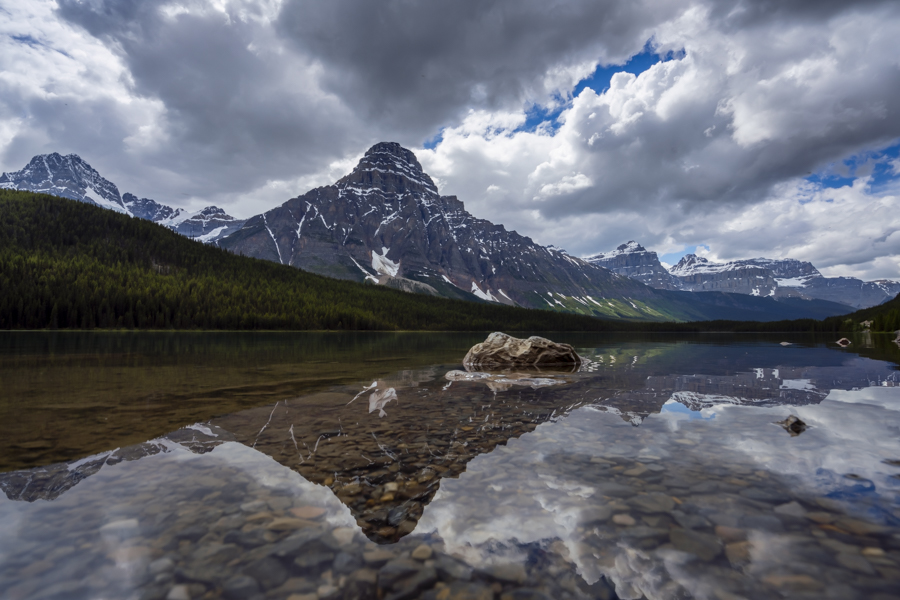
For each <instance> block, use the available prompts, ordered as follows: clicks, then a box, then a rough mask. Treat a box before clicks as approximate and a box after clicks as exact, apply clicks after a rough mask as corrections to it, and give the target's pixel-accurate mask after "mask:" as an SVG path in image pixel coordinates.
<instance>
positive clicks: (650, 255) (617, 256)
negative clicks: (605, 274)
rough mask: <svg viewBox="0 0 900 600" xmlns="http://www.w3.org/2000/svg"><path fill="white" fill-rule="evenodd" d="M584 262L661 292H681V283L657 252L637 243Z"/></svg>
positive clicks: (603, 253) (596, 255)
mask: <svg viewBox="0 0 900 600" xmlns="http://www.w3.org/2000/svg"><path fill="white" fill-rule="evenodd" d="M584 260H585V261H587V262H589V263H591V264H592V265H595V266H598V267H604V268H606V269H609V270H610V271H612V272H613V273H618V274H619V275H624V276H625V277H630V278H631V279H635V280H637V281H640V282H641V283H645V284H647V285H649V286H650V287H653V288H656V289H660V290H680V289H682V286H681V282H680V281H679V280H678V278H677V277H673V276H672V274H671V273H669V272H668V271H667V270H666V268H665V267H664V266H662V263H660V262H659V257H658V256H657V255H656V252H652V251H649V250H646V249H645V248H644V247H643V246H641V245H640V244H638V243H637V242H635V241H633V240H632V241H630V242H628V243H625V244H622V245H621V246H619V247H618V248H616V249H615V250H613V251H612V252H601V253H599V254H593V255H591V256H586V257H584Z"/></svg>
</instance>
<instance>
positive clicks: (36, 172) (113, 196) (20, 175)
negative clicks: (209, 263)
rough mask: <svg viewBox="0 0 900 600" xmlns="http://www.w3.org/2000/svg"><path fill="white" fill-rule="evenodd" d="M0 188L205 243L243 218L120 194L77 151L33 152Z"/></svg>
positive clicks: (2, 180) (5, 177) (211, 208)
mask: <svg viewBox="0 0 900 600" xmlns="http://www.w3.org/2000/svg"><path fill="white" fill-rule="evenodd" d="M0 189H9V190H20V191H30V192H38V193H45V194H51V195H53V196H59V197H61V198H68V199H70V200H77V201H79V202H87V203H89V204H95V205H97V206H100V207H102V208H107V209H110V210H114V211H116V212H120V213H124V214H127V215H130V216H133V217H137V218H139V219H146V220H148V221H153V222H155V223H160V224H162V225H165V226H166V227H169V228H170V229H173V230H175V231H177V232H178V233H180V234H182V235H185V236H188V237H193V238H196V239H199V240H200V241H203V242H207V243H209V242H214V241H216V240H217V239H219V238H220V237H224V236H226V235H228V234H230V233H232V232H234V231H236V230H237V229H239V228H240V227H241V225H243V224H244V221H241V220H238V219H235V218H234V217H232V216H230V215H228V214H226V213H225V211H223V210H222V209H220V208H217V207H215V206H208V207H206V208H204V209H203V210H201V211H199V212H197V213H189V212H187V211H185V210H184V209H181V208H172V207H170V206H166V205H164V204H160V203H159V202H157V201H155V200H152V199H150V198H138V197H137V196H135V195H134V194H130V193H125V194H123V195H121V196H120V195H119V188H118V187H116V185H115V184H114V183H112V182H111V181H109V180H108V179H105V178H103V177H102V176H101V175H100V173H98V172H97V171H96V170H95V169H93V168H92V167H91V165H89V164H88V163H87V162H85V161H84V160H83V159H82V158H81V157H80V156H78V155H77V154H69V155H67V156H62V155H60V154H58V153H56V152H54V153H52V154H40V155H38V156H35V157H34V158H32V159H31V161H30V162H29V163H28V164H27V165H26V166H25V168H24V169H22V170H20V171H15V172H12V173H3V174H2V175H0Z"/></svg>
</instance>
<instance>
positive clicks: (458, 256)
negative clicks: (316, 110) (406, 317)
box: [0, 142, 880, 321]
mask: <svg viewBox="0 0 900 600" xmlns="http://www.w3.org/2000/svg"><path fill="white" fill-rule="evenodd" d="M0 188H6V189H15V190H23V191H33V192H42V193H48V194H53V195H56V196H62V197H65V198H69V199H72V200H77V201H81V202H86V203H91V204H95V205H97V206H101V207H103V208H107V209H110V210H114V211H117V212H120V213H124V214H127V215H130V216H133V217H137V218H141V219H146V220H149V221H153V222H155V223H158V224H160V225H164V226H166V227H169V228H170V229H172V230H174V231H176V232H178V233H180V234H182V235H184V236H187V237H190V238H193V239H196V240H199V241H202V242H205V243H208V244H212V245H216V246H219V247H221V248H224V249H227V250H229V251H231V252H233V253H235V254H241V255H244V256H249V257H254V258H260V259H265V260H269V261H273V262H276V263H280V264H284V265H289V266H293V267H297V268H300V269H303V270H305V271H309V272H312V273H317V274H320V275H326V276H330V277H334V278H338V279H348V280H353V281H358V282H368V283H370V284H376V285H384V286H388V287H393V288H397V289H400V290H403V291H408V292H416V293H422V294H430V295H434V296H443V297H448V298H457V299H465V300H471V301H484V302H490V303H498V304H505V305H510V306H520V307H526V308H542V309H548V310H554V311H560V312H572V313H579V314H586V315H591V316H596V317H603V318H612V319H633V320H641V321H647V320H649V321H667V320H668V321H701V320H717V319H723V320H753V321H773V320H785V319H797V318H815V319H821V318H824V317H828V316H832V315H837V314H843V313H846V312H850V310H851V309H852V307H856V306H860V305H861V304H850V303H848V302H846V301H845V300H844V295H841V294H840V293H834V292H835V289H836V288H834V289H832V288H833V286H832V287H831V288H828V289H829V291H830V292H831V296H826V295H824V294H820V295H819V296H813V295H808V294H807V295H804V294H800V293H796V290H795V291H794V292H793V293H782V294H772V293H770V291H771V289H773V286H775V283H774V281H775V275H774V274H773V273H774V271H772V270H771V268H768V267H761V266H759V265H749V264H748V265H744V266H743V267H742V269H725V270H723V271H722V272H721V273H718V274H717V275H715V276H713V275H712V273H711V271H712V270H713V269H711V268H710V267H708V266H704V267H703V268H700V267H699V266H696V267H694V269H693V270H695V271H698V273H693V272H692V271H691V270H690V265H689V261H688V257H685V259H686V260H685V261H682V262H683V263H684V265H681V264H680V267H679V268H681V271H678V269H677V268H676V269H673V272H672V273H670V272H668V271H667V270H666V269H665V268H663V266H662V265H661V264H660V262H659V259H658V258H657V256H656V253H655V252H649V251H647V250H645V249H644V248H642V247H641V246H640V245H639V244H637V243H635V242H629V243H628V244H624V245H622V246H620V247H619V248H618V249H617V250H615V251H613V252H610V253H606V254H601V255H595V256H593V257H588V258H587V259H581V258H578V257H575V256H571V255H570V254H568V253H567V252H565V251H564V250H562V249H559V248H555V247H553V246H541V245H539V244H536V243H535V242H534V241H532V240H531V239H530V238H528V237H526V236H522V235H519V234H518V233H516V232H515V231H507V230H506V229H505V228H504V227H503V225H495V224H493V223H491V222H489V221H486V220H483V219H478V218H476V217H474V216H473V215H471V214H470V213H469V212H468V211H466V210H465V206H464V205H463V203H462V202H461V201H460V200H459V199H458V198H456V197H455V196H442V195H440V193H439V191H438V188H437V186H436V185H435V183H434V181H433V180H432V179H431V177H429V176H428V174H426V173H425V172H424V171H423V170H422V166H421V165H420V164H419V162H418V160H417V159H416V156H415V155H414V154H413V153H412V152H411V151H410V150H408V149H406V148H403V147H402V146H400V145H399V144H396V143H392V142H383V143H379V144H376V145H374V146H372V147H371V148H370V149H369V150H368V151H367V152H366V154H365V156H364V157H363V158H362V159H361V160H360V161H359V163H358V164H357V165H356V167H355V168H354V169H353V171H352V172H351V173H349V174H348V175H346V176H345V177H343V178H341V179H340V180H338V181H337V182H335V183H334V184H333V185H328V186H323V187H319V188H316V189H313V190H310V191H309V192H307V193H305V194H303V195H301V196H298V197H296V198H292V199H290V200H288V201H287V202H285V203H284V204H282V205H281V206H278V207H275V208H273V209H271V210H269V211H267V212H265V213H262V214H259V215H256V216H254V217H251V218H250V219H247V220H246V221H244V220H239V219H235V218H234V217H231V216H230V215H228V214H226V213H225V212H224V211H223V210H222V209H219V208H216V207H214V206H210V207H207V208H205V209H203V210H202V211H199V212H197V213H188V212H187V211H185V210H183V209H180V208H172V207H170V206H167V205H165V204H161V203H159V202H157V201H155V200H152V199H149V198H139V197H137V196H136V195H134V194H130V193H126V194H124V195H120V194H119V190H118V188H117V187H116V186H115V185H114V184H113V183H112V182H110V181H108V180H107V179H104V178H103V177H101V176H100V174H99V173H98V172H97V171H96V170H94V169H92V168H91V166H90V165H89V164H87V163H86V162H85V161H84V160H82V159H81V158H80V157H78V156H77V155H74V154H70V155H68V156H61V155H60V154H55V153H54V154H46V155H39V156H35V157H34V158H33V159H32V160H31V161H30V162H29V163H28V165H27V166H26V167H25V168H24V169H22V170H21V171H16V172H13V173H3V175H2V176H0ZM691 260H693V261H694V263H690V264H696V265H699V264H700V263H701V262H702V261H703V260H704V259H702V258H698V257H694V258H693V259H691ZM760 260H762V259H760ZM743 262H745V263H749V262H752V261H743ZM782 262H784V261H782ZM794 262H796V261H794ZM729 264H731V263H729ZM734 264H737V263H734ZM806 264H808V263H806ZM810 268H812V266H811V265H810ZM706 271H710V274H707V273H706ZM795 271H796V272H797V273H800V272H801V271H802V270H801V271H797V270H796V269H795V270H794V271H790V273H791V274H785V273H787V271H785V273H782V272H781V271H779V273H778V276H779V277H780V278H781V279H782V280H783V283H782V285H781V287H782V288H786V287H789V286H790V283H788V282H789V281H794V279H796V277H795V275H794V274H793V273H794V272H795ZM812 272H814V274H816V275H818V276H819V277H820V278H821V275H819V274H818V271H815V269H814V268H812V271H811V273H812ZM810 276H812V275H810ZM716 277H718V278H719V279H717V278H716ZM792 278H794V279H792ZM822 279H825V278H822ZM804 281H805V280H804ZM829 281H830V280H829ZM711 282H714V283H711ZM807 285H808V286H812V285H813V284H807ZM826 287H828V286H826ZM699 292H702V293H699ZM754 296H755V297H754ZM835 298H840V300H837V301H835ZM867 298H868V297H867ZM879 298H880V296H879ZM873 303H874V302H873Z"/></svg>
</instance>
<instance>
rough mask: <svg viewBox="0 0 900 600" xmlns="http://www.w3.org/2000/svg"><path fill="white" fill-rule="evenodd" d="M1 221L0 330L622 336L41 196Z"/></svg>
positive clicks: (558, 315) (14, 196)
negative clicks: (233, 247) (331, 273)
mask: <svg viewBox="0 0 900 600" xmlns="http://www.w3.org/2000/svg"><path fill="white" fill-rule="evenodd" d="M0 215H2V219H0V290H3V293H2V294H0V329H44V328H49V329H56V328H59V329H93V328H97V327H100V328H104V329H107V328H127V329H133V328H138V329H229V330H232V329H243V330H249V329H291V330H326V329H332V330H333V329H341V330H348V329H349V330H397V329H400V330H439V331H493V330H498V329H500V330H508V331H608V330H611V329H615V328H617V327H620V326H621V325H620V324H618V323H615V322H612V321H602V320H600V319H595V318H591V317H587V316H583V315H573V314H567V313H563V312H550V311H546V310H542V311H538V310H524V309H520V308H515V307H511V306H504V305H501V304H496V303H492V302H478V303H475V302H462V301H458V300H448V299H445V298H435V297H430V296H424V295H420V294H404V293H401V292H398V291H396V290H392V289H388V288H386V287H384V286H372V285H361V284H359V283H355V282H351V281H340V280H337V279H331V278H327V277H321V276H319V275H314V274H312V273H307V272H304V271H301V270H300V269H294V268H290V267H288V266H284V265H279V264H277V263H272V262H267V261H260V260H255V259H252V258H248V257H243V256H235V255H234V254H231V253H229V252H226V251H224V250H222V249H221V248H217V247H214V246H212V245H208V244H197V243H194V242H192V241H191V240H189V239H187V238H185V237H184V236H181V235H178V234H177V233H175V232H174V231H171V230H169V229H167V228H165V227H159V226H158V225H156V224H154V223H151V222H149V221H146V220H143V219H135V218H132V217H129V216H128V215H126V214H123V213H117V212H114V211H111V210H105V209H101V208H99V207H97V206H94V205H92V204H88V203H85V202H72V201H71V200H67V199H64V198H59V197H55V196H49V195H46V194H36V193H33V192H22V191H16V190H0ZM625 281H626V282H627V281H628V280H625ZM632 284H633V285H638V286H639V285H641V284H639V283H637V282H632ZM625 325H630V324H625ZM646 325H648V324H642V326H646Z"/></svg>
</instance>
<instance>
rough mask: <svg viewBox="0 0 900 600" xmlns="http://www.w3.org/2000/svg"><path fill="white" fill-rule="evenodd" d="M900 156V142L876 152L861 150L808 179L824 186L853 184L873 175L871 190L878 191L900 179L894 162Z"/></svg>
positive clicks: (837, 186)
mask: <svg viewBox="0 0 900 600" xmlns="http://www.w3.org/2000/svg"><path fill="white" fill-rule="evenodd" d="M898 157H900V142H895V143H893V144H892V145H890V146H888V147H887V148H884V149H883V150H878V151H876V152H861V153H859V154H855V155H853V156H851V157H850V158H847V159H845V160H842V161H840V162H838V163H832V164H830V165H828V166H827V167H825V168H824V169H822V170H820V171H819V172H817V173H813V174H812V175H808V176H807V177H806V180H807V181H809V182H811V183H815V184H818V185H820V186H822V187H824V188H839V187H844V186H848V185H853V182H854V181H855V180H856V179H857V178H858V177H867V176H871V180H870V181H869V186H868V187H869V191H870V192H878V191H881V190H883V189H884V188H886V187H888V186H889V185H891V184H894V183H896V182H897V181H898V180H900V174H898V173H895V172H894V166H893V164H892V163H893V162H894V161H896V160H897V158H898Z"/></svg>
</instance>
